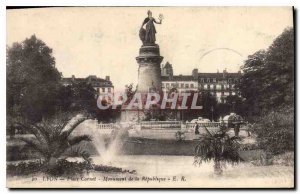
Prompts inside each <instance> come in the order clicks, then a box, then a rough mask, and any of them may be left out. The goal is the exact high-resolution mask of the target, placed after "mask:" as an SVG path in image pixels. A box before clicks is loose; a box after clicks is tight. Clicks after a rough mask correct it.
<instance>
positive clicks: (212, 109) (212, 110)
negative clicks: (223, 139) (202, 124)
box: [210, 106, 214, 122]
mask: <svg viewBox="0 0 300 194" xmlns="http://www.w3.org/2000/svg"><path fill="white" fill-rule="evenodd" d="M210 111H211V122H213V120H214V107H213V106H211V108H210Z"/></svg>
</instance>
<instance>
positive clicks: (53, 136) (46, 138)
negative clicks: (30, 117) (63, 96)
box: [19, 114, 91, 168]
mask: <svg viewBox="0 0 300 194" xmlns="http://www.w3.org/2000/svg"><path fill="white" fill-rule="evenodd" d="M86 119H87V117H86V116H84V115H82V114H78V115H77V116H75V117H73V118H70V117H69V115H67V114H59V115H57V116H56V117H54V118H50V119H44V120H43V121H41V122H40V123H37V124H28V123H26V124H24V123H20V124H21V125H22V126H23V127H22V128H23V129H24V130H25V131H27V132H28V133H30V134H33V135H34V137H33V138H25V137H19V139H20V140H22V141H24V142H25V143H26V144H27V145H28V146H29V147H31V148H33V149H34V150H36V151H37V152H39V153H40V154H41V156H42V157H43V158H44V160H45V164H46V165H47V166H48V168H53V167H55V165H56V162H57V159H58V158H59V157H60V156H62V155H63V153H65V151H66V150H67V149H69V148H71V147H73V146H75V145H78V144H79V143H80V142H82V141H91V138H90V137H89V136H87V135H79V136H71V133H72V132H73V131H74V129H75V128H76V127H77V126H78V125H79V124H81V123H82V122H83V121H85V120H86ZM83 157H84V158H86V157H85V156H83Z"/></svg>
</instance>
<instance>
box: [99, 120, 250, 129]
mask: <svg viewBox="0 0 300 194" xmlns="http://www.w3.org/2000/svg"><path fill="white" fill-rule="evenodd" d="M115 125H116V124H115V123H100V124H98V129H100V130H113V129H115ZM220 125H221V122H208V123H198V126H199V127H200V128H202V127H207V128H219V127H220ZM225 125H226V126H227V125H228V124H227V123H225ZM195 127H196V123H190V122H186V123H183V122H182V121H141V122H139V123H136V124H134V125H133V126H132V128H134V129H141V130H147V129H151V130H159V129H168V130H172V129H174V130H182V131H185V130H192V129H195ZM244 127H245V123H241V124H240V128H244Z"/></svg>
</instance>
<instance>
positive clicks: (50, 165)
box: [47, 157, 57, 169]
mask: <svg viewBox="0 0 300 194" xmlns="http://www.w3.org/2000/svg"><path fill="white" fill-rule="evenodd" d="M56 162H57V158H55V157H50V158H49V160H48V162H47V165H48V166H47V168H48V169H53V168H55V166H56Z"/></svg>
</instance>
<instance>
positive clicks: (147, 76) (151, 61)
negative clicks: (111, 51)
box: [121, 10, 163, 121]
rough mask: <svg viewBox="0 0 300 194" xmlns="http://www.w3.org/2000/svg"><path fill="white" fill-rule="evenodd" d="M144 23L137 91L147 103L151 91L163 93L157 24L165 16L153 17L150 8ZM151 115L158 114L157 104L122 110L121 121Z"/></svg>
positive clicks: (139, 118)
mask: <svg viewBox="0 0 300 194" xmlns="http://www.w3.org/2000/svg"><path fill="white" fill-rule="evenodd" d="M147 14H148V17H146V18H145V19H144V21H143V23H142V26H141V28H140V31H139V36H140V39H141V41H142V43H143V44H142V46H141V48H140V50H139V56H137V57H136V61H137V63H138V64H139V68H138V85H137V91H136V92H137V93H139V94H141V98H142V99H141V100H142V101H143V103H145V101H146V99H147V95H148V94H149V93H153V92H155V93H158V94H161V93H162V88H161V87H162V82H161V69H160V63H161V62H162V60H163V57H162V56H160V52H159V46H158V45H157V44H155V41H156V35H155V34H156V29H155V24H154V23H156V24H161V23H162V19H163V16H162V14H160V15H159V21H156V20H155V18H153V17H152V12H151V11H150V10H149V11H148V12H147ZM147 114H148V117H149V115H151V116H150V117H151V118H153V117H154V115H156V114H157V107H156V105H155V104H154V105H151V108H150V110H145V109H143V108H140V107H135V108H133V109H131V110H128V109H126V110H122V113H121V121H141V120H144V119H145V118H147V116H146V115H147Z"/></svg>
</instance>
